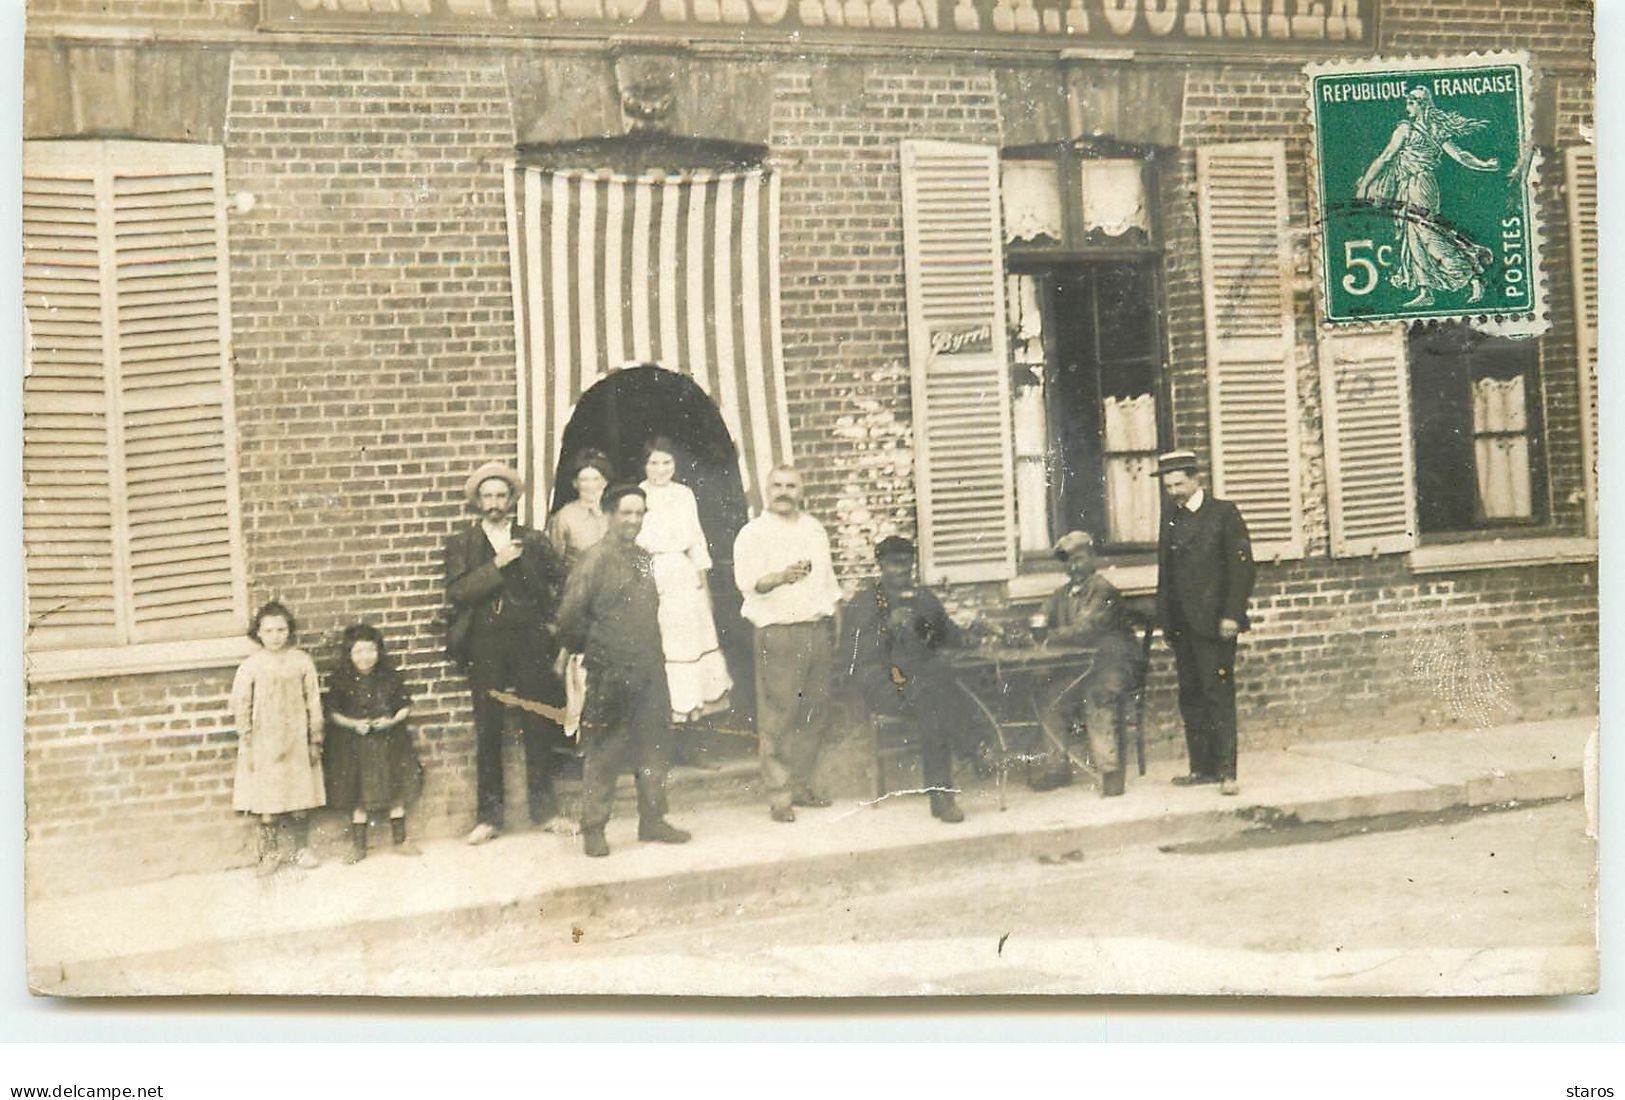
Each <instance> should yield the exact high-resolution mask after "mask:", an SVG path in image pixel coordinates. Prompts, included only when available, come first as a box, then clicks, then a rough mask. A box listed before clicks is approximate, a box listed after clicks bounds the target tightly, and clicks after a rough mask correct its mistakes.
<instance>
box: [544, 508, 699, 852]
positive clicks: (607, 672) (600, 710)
mask: <svg viewBox="0 0 1625 1100" xmlns="http://www.w3.org/2000/svg"><path fill="white" fill-rule="evenodd" d="M603 509H604V511H605V513H606V514H608V516H609V532H608V534H606V535H605V536H604V538H603V539H602V540H601V541H599V542H598V543H597V544H596V545H595V546H593V547H592V548H591V549H589V550H588V551H587V552H586V554H584V555H583V556H582V558H581V561H580V562H579V564H577V565H576V567H575V570H574V571H573V572H571V574H570V583H569V587H567V588H566V589H565V593H564V605H563V606H562V607H561V608H560V609H559V640H560V641H561V642H562V643H563V644H564V646H565V648H566V649H567V650H569V651H570V652H571V653H581V654H584V655H585V658H584V664H585V665H586V671H587V698H586V701H585V702H584V703H583V704H582V707H581V740H582V747H583V749H584V750H585V752H586V762H585V765H584V767H583V771H582V790H581V840H582V848H583V850H584V851H585V852H586V854H587V855H589V856H594V857H601V856H607V855H609V842H608V841H607V840H605V838H604V827H605V826H606V825H608V824H609V814H610V810H611V809H612V808H613V806H614V804H615V781H616V779H617V778H619V777H620V774H621V773H622V772H623V771H626V770H627V769H628V768H631V769H633V772H634V774H635V776H636V779H637V791H638V839H639V840H647V841H655V842H657V843H661V844H682V843H684V842H685V841H687V840H689V839H690V837H689V834H688V833H686V832H684V831H683V830H682V829H678V828H676V827H674V826H672V825H671V824H669V823H668V822H667V821H666V771H667V767H668V764H667V759H666V741H667V739H668V738H669V735H670V732H671V695H670V693H669V692H668V691H667V688H666V656H665V651H664V650H663V649H662V648H661V645H660V620H659V618H658V612H659V607H660V594H659V592H658V591H657V590H656V588H655V582H654V577H653V575H652V574H651V572H650V569H651V562H650V558H649V553H648V551H646V550H644V549H643V548H642V547H640V546H639V545H638V541H637V540H638V532H639V531H641V530H642V529H643V516H644V513H645V512H647V511H648V501H647V499H646V498H645V497H644V494H643V490H642V489H640V488H638V487H637V486H636V485H618V486H616V487H614V488H612V489H610V490H608V491H607V492H606V493H604V498H603Z"/></svg>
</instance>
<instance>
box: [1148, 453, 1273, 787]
mask: <svg viewBox="0 0 1625 1100" xmlns="http://www.w3.org/2000/svg"><path fill="white" fill-rule="evenodd" d="M1157 476H1158V477H1160V478H1161V479H1162V488H1163V492H1165V493H1166V494H1167V495H1168V504H1167V506H1166V507H1164V508H1163V517H1162V536H1161V538H1160V539H1159V541H1158V546H1157V611H1158V618H1159V619H1160V620H1161V622H1162V633H1163V636H1164V637H1165V638H1167V639H1168V644H1169V645H1170V646H1171V647H1172V648H1173V651H1174V665H1175V667H1176V668H1177V670H1178V672H1179V713H1180V717H1181V718H1182V719H1183V720H1184V723H1185V747H1186V749H1187V751H1188V752H1189V755H1190V769H1191V770H1190V772H1189V774H1187V775H1181V776H1179V777H1177V778H1176V779H1175V780H1174V783H1175V784H1176V785H1178V786H1181V787H1186V786H1194V785H1198V784H1203V783H1217V784H1219V793H1220V794H1226V795H1233V794H1236V793H1238V792H1239V790H1240V788H1239V787H1237V786H1236V638H1237V636H1238V635H1239V634H1240V633H1241V632H1242V631H1244V630H1246V629H1247V628H1248V625H1249V624H1248V622H1247V600H1248V599H1249V597H1251V596H1252V593H1253V571H1254V567H1253V547H1252V542H1251V541H1250V539H1249V538H1248V535H1247V522H1246V521H1245V520H1244V519H1242V518H1241V512H1240V511H1239V510H1238V509H1237V508H1236V506H1235V505H1234V504H1231V503H1230V502H1229V501H1228V500H1219V499H1218V498H1216V497H1213V496H1209V495H1208V494H1207V492H1206V491H1204V490H1203V488H1202V482H1201V481H1200V480H1199V479H1198V477H1197V466H1196V455H1195V454H1194V453H1192V452H1191V451H1170V452H1168V453H1167V454H1165V455H1162V456H1161V457H1159V458H1158V459H1157Z"/></svg>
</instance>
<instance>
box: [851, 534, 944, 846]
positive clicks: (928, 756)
mask: <svg viewBox="0 0 1625 1100" xmlns="http://www.w3.org/2000/svg"><path fill="white" fill-rule="evenodd" d="M875 559H876V561H877V563H878V564H879V566H880V579H879V580H877V581H874V582H872V583H871V584H869V585H867V586H866V587H865V588H864V589H863V590H862V591H860V592H859V593H858V594H857V595H856V596H854V597H853V599H852V602H851V603H850V604H849V605H848V607H847V612H846V631H845V642H844V644H843V647H842V653H843V654H844V655H845V656H844V658H843V660H844V663H845V664H846V667H847V671H848V672H849V673H850V674H851V675H852V677H853V678H854V679H856V680H857V681H858V686H859V688H860V690H861V691H862V692H863V698H864V702H865V703H867V704H868V707H869V712H870V713H871V714H877V715H880V714H884V715H892V716H896V717H903V718H908V719H910V720H912V721H913V723H914V727H915V731H916V733H917V734H918V736H919V740H920V755H921V761H920V763H921V772H922V776H921V778H922V780H923V785H924V786H925V787H926V789H927V790H928V791H929V793H930V796H931V814H932V816H933V817H936V818H937V819H939V820H941V821H944V822H947V823H950V824H952V823H955V822H960V821H963V820H965V815H964V812H963V811H961V810H960V808H959V805H958V803H957V802H956V801H955V799H954V787H953V746H954V743H955V742H958V743H959V744H960V745H961V746H965V745H966V744H967V742H968V741H969V739H970V738H969V730H968V727H967V724H966V722H965V716H966V713H967V711H969V710H971V709H972V704H971V702H970V700H969V698H968V697H967V696H966V694H965V692H964V691H963V690H962V689H961V688H960V686H959V682H958V681H957V680H956V679H955V678H954V674H953V670H952V669H951V668H949V667H948V664H947V662H946V661H945V660H943V658H942V656H941V654H942V651H943V650H945V649H952V648H955V647H957V646H959V645H960V644H961V636H960V630H959V627H958V626H957V625H956V624H955V623H954V621H953V620H952V619H950V618H949V617H948V613H947V611H946V610H944V609H943V606H942V603H941V601H939V600H938V599H937V597H936V596H935V595H933V594H932V593H931V590H930V589H928V588H926V587H925V586H924V585H920V584H916V583H915V581H914V544H913V543H912V542H910V541H909V540H908V539H905V538H900V537H898V536H896V535H892V536H890V537H888V538H884V539H881V540H880V542H879V543H878V544H877V545H876V546H875Z"/></svg>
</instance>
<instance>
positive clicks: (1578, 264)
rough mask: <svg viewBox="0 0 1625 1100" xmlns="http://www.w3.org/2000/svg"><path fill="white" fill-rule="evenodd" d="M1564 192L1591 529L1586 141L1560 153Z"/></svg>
mask: <svg viewBox="0 0 1625 1100" xmlns="http://www.w3.org/2000/svg"><path fill="white" fill-rule="evenodd" d="M1564 161H1565V163H1564V167H1565V168H1566V170H1567V182H1568V192H1569V259H1570V269H1571V270H1572V271H1573V272H1574V325H1575V335H1576V339H1577V342H1578V344H1579V351H1580V432H1581V447H1582V452H1581V458H1582V460H1583V464H1584V468H1585V493H1586V530H1587V531H1588V532H1589V533H1590V534H1591V535H1593V536H1595V535H1596V533H1597V153H1596V150H1595V149H1593V148H1592V147H1591V146H1589V145H1581V146H1576V147H1574V148H1572V149H1569V150H1568V151H1567V153H1566V154H1565V157H1564Z"/></svg>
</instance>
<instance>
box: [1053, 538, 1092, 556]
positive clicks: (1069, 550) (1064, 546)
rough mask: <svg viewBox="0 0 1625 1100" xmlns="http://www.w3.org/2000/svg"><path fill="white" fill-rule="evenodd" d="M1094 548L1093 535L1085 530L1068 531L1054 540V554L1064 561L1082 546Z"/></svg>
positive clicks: (1082, 547)
mask: <svg viewBox="0 0 1625 1100" xmlns="http://www.w3.org/2000/svg"><path fill="white" fill-rule="evenodd" d="M1086 547H1087V548H1088V549H1090V550H1093V549H1094V548H1095V537H1094V536H1093V535H1091V534H1090V533H1089V532H1087V531H1068V532H1067V533H1066V534H1064V535H1062V536H1061V537H1060V538H1058V539H1056V540H1055V556H1056V557H1058V558H1060V559H1061V560H1062V561H1065V560H1066V559H1067V558H1070V557H1071V556H1072V555H1073V554H1076V553H1077V552H1078V551H1079V550H1082V549H1084V548H1086Z"/></svg>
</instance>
